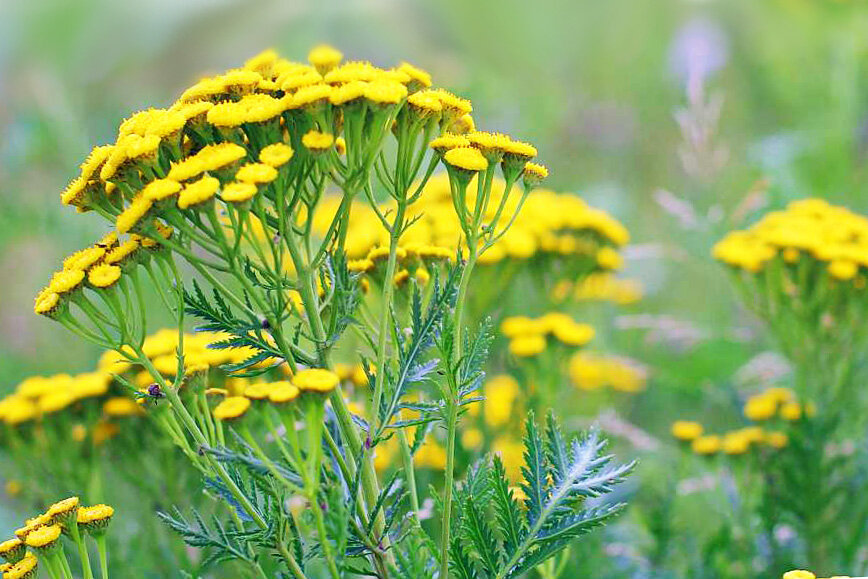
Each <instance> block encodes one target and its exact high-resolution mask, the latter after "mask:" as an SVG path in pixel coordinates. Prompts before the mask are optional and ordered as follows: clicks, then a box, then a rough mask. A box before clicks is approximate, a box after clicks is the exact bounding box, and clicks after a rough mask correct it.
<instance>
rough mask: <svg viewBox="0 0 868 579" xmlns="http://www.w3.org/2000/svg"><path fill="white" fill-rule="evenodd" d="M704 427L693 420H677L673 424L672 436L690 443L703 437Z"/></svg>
mask: <svg viewBox="0 0 868 579" xmlns="http://www.w3.org/2000/svg"><path fill="white" fill-rule="evenodd" d="M702 431H703V428H702V425H701V424H699V423H698V422H693V421H691V420H676V421H675V422H673V423H672V436H674V437H675V438H676V439H677V440H682V441H685V442H690V441H693V440H696V439H697V438H699V437H700V436H702Z"/></svg>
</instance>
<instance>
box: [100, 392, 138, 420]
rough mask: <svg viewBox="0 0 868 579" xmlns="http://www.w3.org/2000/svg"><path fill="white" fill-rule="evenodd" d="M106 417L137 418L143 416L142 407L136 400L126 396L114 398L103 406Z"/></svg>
mask: <svg viewBox="0 0 868 579" xmlns="http://www.w3.org/2000/svg"><path fill="white" fill-rule="evenodd" d="M102 411H103V414H105V415H106V416H137V415H139V414H143V412H144V411H143V410H142V407H141V406H140V405H139V404H138V403H136V401H135V400H133V399H131V398H127V397H126V396H113V397H112V398H109V399H108V400H106V401H105V402H104V403H103V405H102Z"/></svg>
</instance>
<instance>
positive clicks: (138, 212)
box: [115, 193, 154, 233]
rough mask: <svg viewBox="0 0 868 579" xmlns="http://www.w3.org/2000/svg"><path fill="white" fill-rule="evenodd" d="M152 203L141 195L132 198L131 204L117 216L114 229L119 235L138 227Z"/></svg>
mask: <svg viewBox="0 0 868 579" xmlns="http://www.w3.org/2000/svg"><path fill="white" fill-rule="evenodd" d="M153 205H154V202H153V201H152V200H151V199H148V198H147V197H145V196H144V195H142V194H141V193H139V194H138V195H136V197H135V198H133V201H132V203H130V204H129V206H128V207H127V208H126V209H124V210H123V212H121V214H120V215H118V217H117V220H116V221H115V227H117V229H118V231H119V232H121V233H126V232H128V231H130V230H132V229H133V228H134V227H135V226H136V225H138V224H139V223H140V222H141V221H142V219H143V218H144V217H145V215H147V214H148V211H150V209H151V207H152V206H153Z"/></svg>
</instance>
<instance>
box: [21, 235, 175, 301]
mask: <svg viewBox="0 0 868 579" xmlns="http://www.w3.org/2000/svg"><path fill="white" fill-rule="evenodd" d="M172 234H173V230H172V228H171V227H169V226H167V225H164V224H162V223H161V224H158V226H157V227H155V230H154V235H156V236H157V237H159V238H160V239H162V240H164V241H165V240H168V239H169V238H171V236H172ZM159 250H160V246H159V244H158V242H157V241H155V240H154V239H152V238H148V237H143V236H141V235H138V234H131V235H129V236H128V237H127V238H126V239H122V238H121V237H119V235H118V233H116V232H111V233H109V234H107V235H105V236H104V237H103V238H102V239H100V240H99V241H97V242H96V243H95V244H93V245H91V246H89V247H86V248H84V249H82V250H79V251H76V252H75V253H73V254H71V255H69V256H68V257H66V258H65V259H64V260H63V267H62V269H61V270H59V271H57V272H55V273H54V274H53V275H52V277H51V280H50V281H49V283H48V285H47V286H46V287H45V288H43V289H42V290H41V291H40V292H39V293H38V294H37V296H36V300H35V303H34V306H33V309H34V311H35V312H36V313H37V314H40V315H44V316H49V317H56V316H58V315H60V314H61V313H62V312H63V311H64V310H65V307H66V305H67V302H68V301H69V299H71V298H74V297H76V296H77V295H78V294H80V293H81V292H82V291H83V290H85V289H89V290H92V291H94V292H99V291H105V290H108V289H110V288H113V287H114V286H116V285H117V284H118V282H119V281H122V280H123V279H124V278H123V272H124V271H128V270H130V269H131V268H134V267H136V266H137V265H139V264H142V263H147V261H148V260H149V259H150V257H151V256H152V255H153V254H154V253H155V252H157V251H159Z"/></svg>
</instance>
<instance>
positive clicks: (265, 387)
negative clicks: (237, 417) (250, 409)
mask: <svg viewBox="0 0 868 579" xmlns="http://www.w3.org/2000/svg"><path fill="white" fill-rule="evenodd" d="M273 389H274V384H272V383H271V382H258V383H256V384H250V385H249V386H248V387H247V388H245V389H244V396H245V397H247V398H249V399H251V400H265V399H266V398H268V396H269V394H271V391H272V390H273Z"/></svg>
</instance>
